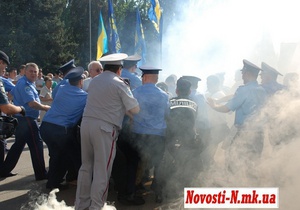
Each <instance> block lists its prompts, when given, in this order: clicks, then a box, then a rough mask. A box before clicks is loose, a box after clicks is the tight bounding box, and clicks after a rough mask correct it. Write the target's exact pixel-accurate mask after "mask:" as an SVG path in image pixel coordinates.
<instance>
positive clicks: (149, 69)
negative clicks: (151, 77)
mask: <svg viewBox="0 0 300 210" xmlns="http://www.w3.org/2000/svg"><path fill="white" fill-rule="evenodd" d="M139 69H140V70H141V71H142V72H143V75H144V74H158V73H159V71H161V70H162V69H161V68H157V67H153V66H146V65H145V66H140V67H139Z"/></svg>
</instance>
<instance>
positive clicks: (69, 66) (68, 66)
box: [58, 59, 76, 74]
mask: <svg viewBox="0 0 300 210" xmlns="http://www.w3.org/2000/svg"><path fill="white" fill-rule="evenodd" d="M75 67H76V66H75V64H74V59H72V60H70V61H69V62H67V63H65V64H64V65H62V66H61V67H59V69H58V71H59V72H61V73H63V74H66V73H68V71H70V70H71V69H73V68H75Z"/></svg>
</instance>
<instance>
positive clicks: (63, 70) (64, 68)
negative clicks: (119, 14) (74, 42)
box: [52, 59, 76, 99]
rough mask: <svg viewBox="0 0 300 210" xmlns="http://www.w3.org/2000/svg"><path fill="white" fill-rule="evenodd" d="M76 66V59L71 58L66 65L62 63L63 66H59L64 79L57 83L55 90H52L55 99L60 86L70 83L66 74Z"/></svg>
mask: <svg viewBox="0 0 300 210" xmlns="http://www.w3.org/2000/svg"><path fill="white" fill-rule="evenodd" d="M75 67H76V66H75V64H74V59H72V60H70V61H69V62H67V63H65V64H64V65H62V66H61V67H59V69H58V71H59V72H61V73H62V75H63V80H62V81H61V82H60V83H59V84H57V85H56V86H55V88H54V89H53V91H52V98H53V99H54V98H55V96H56V93H57V91H58V89H59V86H60V85H64V84H66V83H68V80H67V79H66V78H65V75H66V74H67V73H68V72H69V71H70V70H71V69H73V68H75Z"/></svg>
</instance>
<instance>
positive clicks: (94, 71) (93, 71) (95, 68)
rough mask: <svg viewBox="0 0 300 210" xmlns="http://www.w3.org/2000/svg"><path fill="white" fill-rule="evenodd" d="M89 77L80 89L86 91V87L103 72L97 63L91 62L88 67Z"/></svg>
mask: <svg viewBox="0 0 300 210" xmlns="http://www.w3.org/2000/svg"><path fill="white" fill-rule="evenodd" d="M88 70H89V77H88V78H86V79H85V80H84V81H83V87H82V89H83V90H84V91H88V87H89V85H90V82H91V81H92V79H93V78H94V77H95V76H97V75H98V74H101V73H102V72H103V67H102V65H101V63H100V62H99V61H92V62H90V63H89V65H88Z"/></svg>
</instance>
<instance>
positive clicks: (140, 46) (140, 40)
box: [134, 8, 147, 66]
mask: <svg viewBox="0 0 300 210" xmlns="http://www.w3.org/2000/svg"><path fill="white" fill-rule="evenodd" d="M135 28H136V29H135V40H134V51H135V54H138V55H140V56H141V57H142V59H141V60H140V61H139V64H138V65H139V66H140V65H143V64H144V63H146V53H147V52H146V42H145V36H144V30H143V25H142V21H141V15H140V12H139V9H138V8H137V9H136V27H135Z"/></svg>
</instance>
